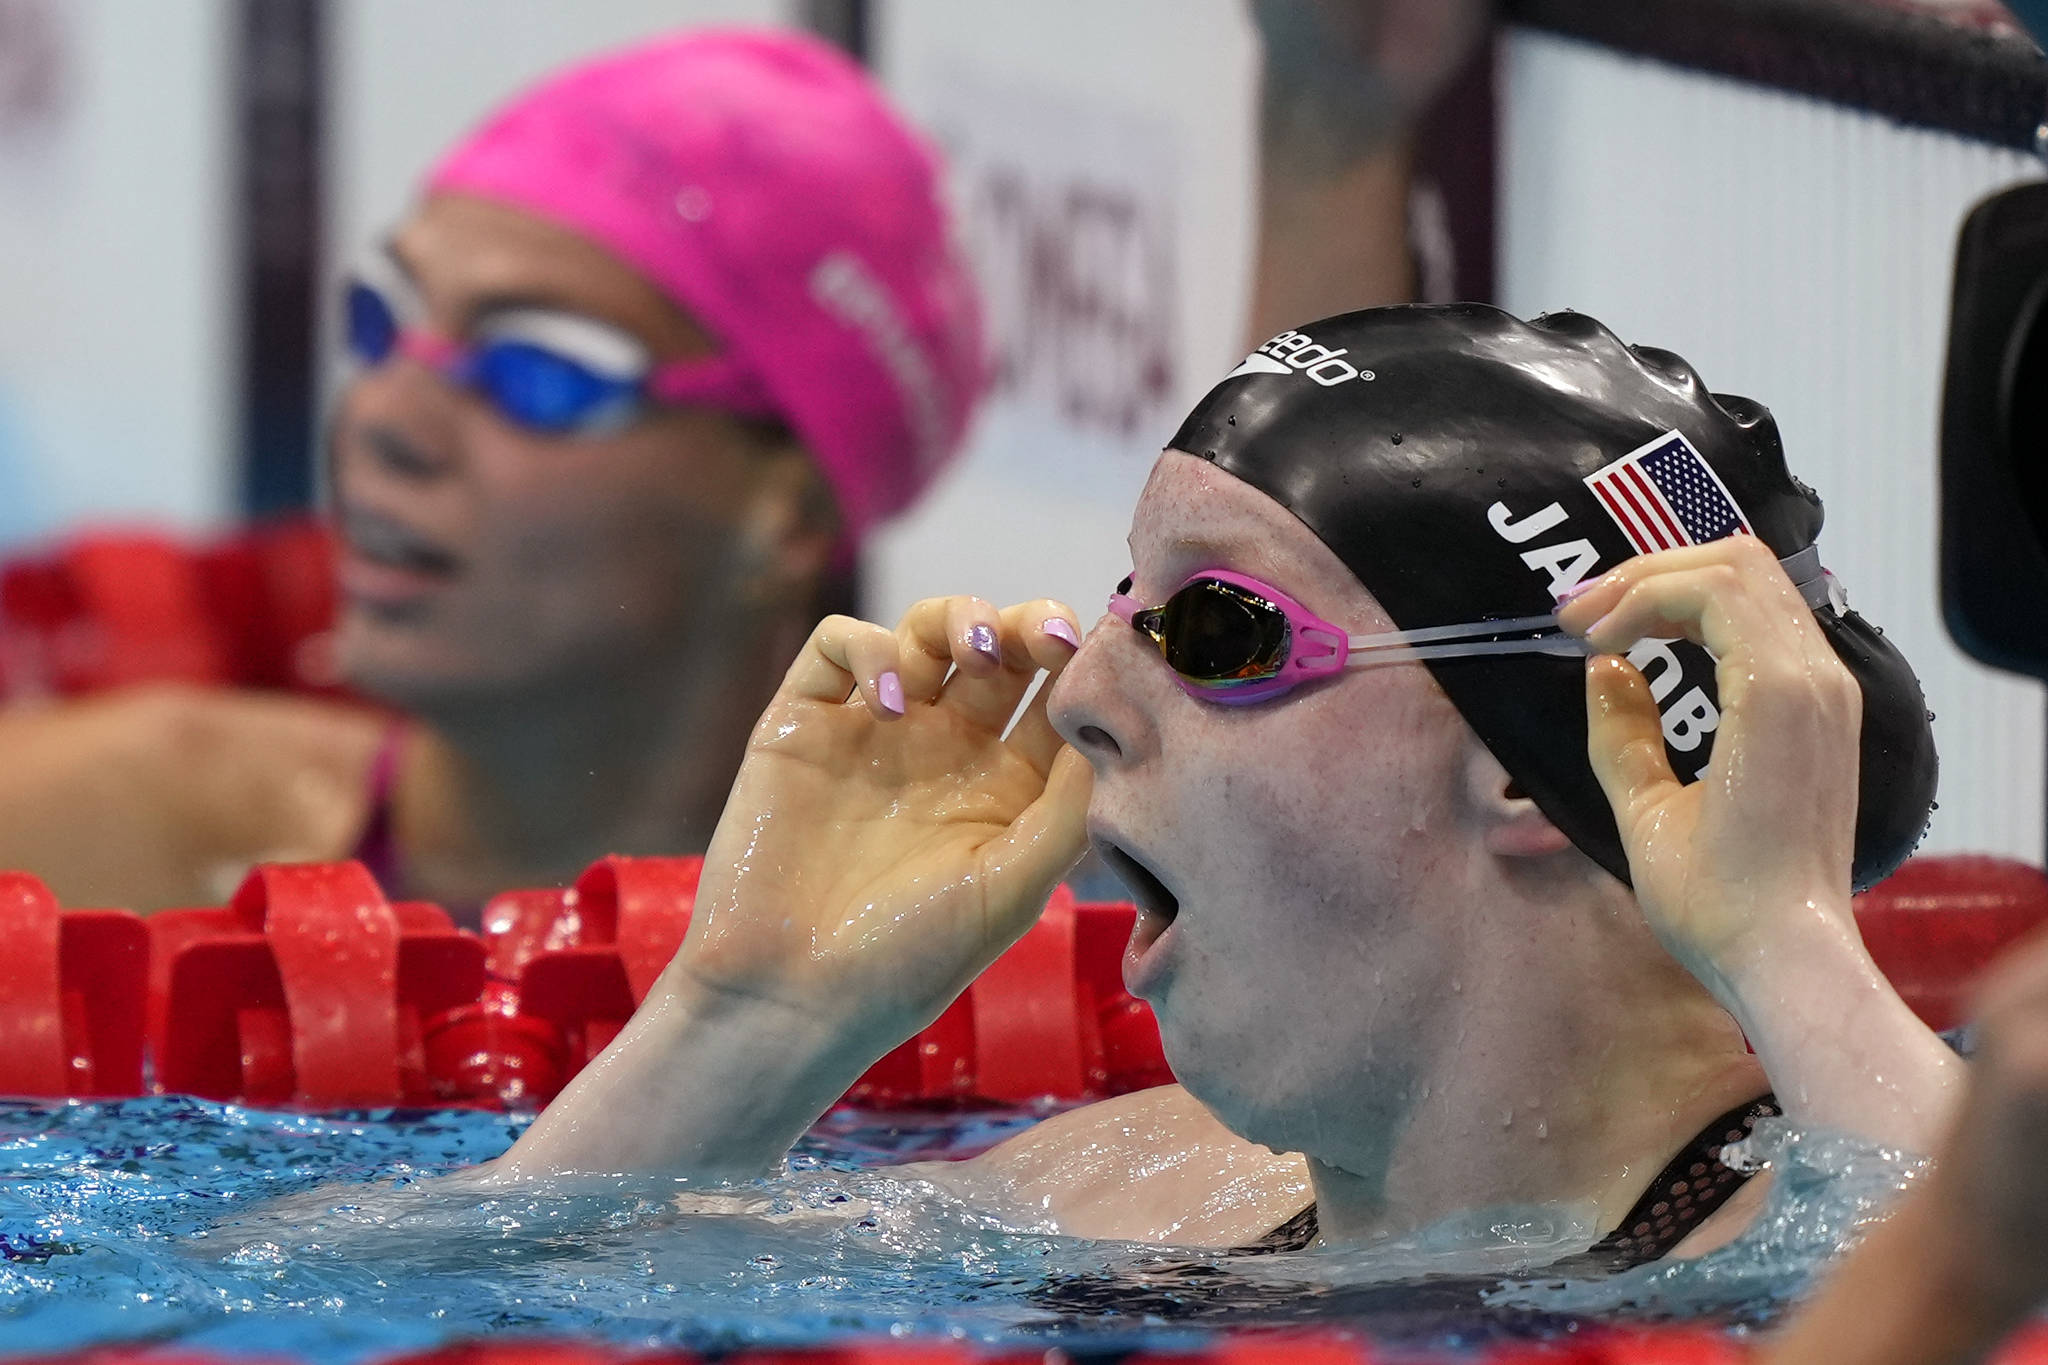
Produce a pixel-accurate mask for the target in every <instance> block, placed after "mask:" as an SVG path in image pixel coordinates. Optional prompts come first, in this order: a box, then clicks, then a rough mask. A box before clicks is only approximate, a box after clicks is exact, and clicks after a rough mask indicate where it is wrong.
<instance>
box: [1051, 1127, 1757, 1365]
mask: <svg viewBox="0 0 2048 1365" xmlns="http://www.w3.org/2000/svg"><path fill="white" fill-rule="evenodd" d="M1781 1112H1782V1111H1781V1110H1780V1109H1779V1107H1778V1103H1777V1100H1776V1099H1775V1098H1774V1097H1772V1096H1770V1095H1765V1096H1763V1097H1762V1098H1760V1099H1757V1100H1754V1101H1752V1102H1750V1103H1749V1104H1745V1105H1743V1106H1742V1107H1740V1108H1738V1109H1732V1110H1730V1111H1729V1112H1728V1113H1726V1114H1723V1115H1722V1116H1721V1117H1720V1118H1718V1119H1716V1120H1714V1122H1712V1123H1711V1124H1709V1125H1707V1127H1706V1129H1705V1130H1704V1131H1702V1132H1701V1133H1700V1135H1699V1136H1698V1137H1696V1138H1694V1139H1693V1140H1692V1141H1691V1142H1689V1143H1687V1144H1686V1146H1685V1147H1684V1148H1683V1149H1682V1150H1681V1151H1680V1152H1679V1153H1678V1155H1676V1156H1675V1157H1673V1158H1672V1159H1671V1161H1670V1162H1669V1163H1668V1164H1667V1165H1666V1166H1665V1167H1664V1169H1663V1170H1662V1171H1660V1172H1659V1173H1658V1175H1657V1178H1656V1179H1655V1180H1652V1181H1651V1182H1650V1184H1649V1187H1648V1188H1647V1189H1646V1190H1645V1191H1644V1192H1643V1195H1642V1197H1641V1198H1640V1199H1638V1200H1637V1201H1636V1203H1635V1206H1634V1207H1633V1208H1631V1209H1630V1210H1629V1212H1628V1216H1627V1217H1626V1218H1624V1219H1623V1220H1622V1221H1621V1225H1620V1226H1619V1227H1617V1228H1615V1230H1614V1231H1613V1232H1611V1233H1609V1234H1608V1235H1607V1236H1605V1237H1603V1238H1601V1239H1600V1240H1599V1241H1598V1242H1596V1243H1594V1244H1593V1245H1592V1246H1591V1247H1588V1248H1587V1249H1586V1250H1584V1251H1581V1252H1578V1253H1576V1254H1574V1255H1571V1256H1567V1257H1564V1258H1563V1259H1562V1260H1559V1261H1554V1262H1552V1263H1551V1264H1549V1265H1547V1266H1543V1267H1541V1268H1540V1269H1541V1273H1542V1274H1543V1275H1545V1276H1546V1277H1548V1276H1553V1275H1560V1276H1562V1275H1571V1276H1578V1275H1606V1274H1613V1273H1615V1272H1617V1271H1622V1270H1627V1269H1630V1268H1632V1267H1634V1266H1639V1265H1645V1264H1647V1263H1649V1262H1651V1261H1655V1260H1657V1259H1659V1258H1660V1257H1662V1256H1665V1255H1667V1254H1669V1253H1670V1251H1671V1250H1672V1248H1674V1247H1676V1246H1677V1245H1678V1244H1679V1243H1680V1242H1682V1241H1684V1240H1685V1238H1686V1237H1687V1235H1689V1234H1690V1233H1691V1232H1692V1231H1693V1229H1695V1228H1697V1227H1698V1226H1699V1225H1700V1224H1701V1223H1702V1222H1704V1221H1706V1219H1707V1217H1708V1215H1710V1214H1712V1213H1713V1212H1714V1211H1715V1210H1716V1209H1718V1208H1720V1207H1721V1206H1722V1205H1723V1204H1725V1203H1727V1202H1728V1199H1729V1197H1730V1196H1732V1195H1733V1194H1734V1193H1735V1191H1737V1190H1738V1189H1740V1188H1742V1185H1743V1184H1744V1182H1746V1181H1747V1180H1748V1179H1749V1178H1750V1176H1751V1175H1752V1174H1753V1172H1750V1171H1739V1170H1736V1169H1734V1168H1733V1167H1731V1166H1729V1165H1728V1164H1727V1163H1726V1162H1724V1161H1722V1160H1721V1151H1722V1149H1723V1148H1724V1147H1726V1146H1728V1145H1729V1144H1730V1143H1735V1142H1740V1141H1741V1140H1742V1139H1744V1138H1746V1137H1748V1136H1749V1134H1750V1131H1751V1130H1752V1129H1753V1128H1754V1127H1755V1126H1756V1124H1757V1122H1758V1121H1759V1120H1761V1119H1764V1118H1768V1117H1772V1116H1774V1115H1777V1114H1779V1113H1781ZM1318 1221H1319V1220H1318V1218H1317V1214H1316V1206H1315V1205H1313V1204H1311V1205H1309V1206H1308V1207H1307V1208H1305V1209H1303V1210H1302V1211H1301V1212H1300V1213H1297V1214H1295V1215H1294V1216H1293V1217H1292V1218H1290V1219H1288V1220H1287V1221H1286V1222H1284V1223H1282V1224H1281V1225H1280V1226H1279V1227H1277V1228H1275V1229H1273V1231H1271V1232H1269V1233H1267V1234H1266V1235H1265V1236H1264V1237H1262V1238H1260V1239H1259V1240H1258V1241H1256V1242H1254V1243H1252V1244H1251V1245H1249V1246H1242V1247H1234V1248H1231V1249H1230V1250H1227V1251H1224V1252H1221V1253H1218V1256H1220V1258H1221V1259H1222V1262H1223V1263H1222V1264H1218V1263H1217V1261H1216V1260H1213V1259H1212V1260H1191V1259H1187V1258H1186V1257H1185V1256H1184V1255H1182V1254H1173V1255H1160V1256H1158V1257H1147V1258H1143V1259H1139V1260H1137V1261H1135V1263H1131V1264H1126V1265H1119V1266H1117V1267H1116V1268H1114V1269H1112V1270H1110V1271H1107V1272H1105V1273H1102V1274H1089V1275H1079V1276H1062V1277H1060V1278H1058V1279H1054V1280H1048V1281H1047V1282H1045V1283H1042V1284H1040V1285H1038V1286H1036V1287H1034V1288H1033V1289H1032V1290H1031V1291H1029V1297H1030V1298H1031V1300H1032V1301H1033V1302H1034V1303H1037V1304H1038V1305H1039V1306H1041V1307H1044V1308H1049V1309H1052V1310H1054V1311H1055V1312H1057V1313H1058V1314H1059V1315H1060V1320H1059V1321H1058V1322H1057V1323H1052V1324H1046V1327H1045V1330H1049V1331H1052V1332H1062V1331H1067V1330H1073V1329H1076V1328H1086V1329H1088V1330H1094V1331H1100V1330H1102V1329H1104V1328H1108V1329H1112V1330H1114V1329H1117V1328H1120V1327H1129V1326H1135V1325H1137V1324H1139V1323H1144V1322H1159V1321H1168V1322H1197V1321H1228V1322H1231V1323H1235V1324H1253V1323H1258V1324H1264V1325H1285V1324H1294V1325H1316V1326H1328V1325H1330V1324H1332V1323H1333V1322H1342V1321H1344V1320H1347V1319H1362V1320H1367V1321H1369V1322H1370V1323H1371V1327H1372V1331H1373V1334H1374V1337H1375V1339H1379V1340H1387V1341H1399V1340H1402V1339H1404V1338H1407V1339H1412V1340H1417V1341H1421V1340H1428V1339H1431V1338H1432V1336H1433V1334H1435V1333H1438V1332H1440V1331H1443V1330H1453V1331H1454V1332H1456V1333H1457V1334H1458V1335H1459V1339H1460V1340H1464V1341H1466V1342H1468V1343H1470V1342H1476V1341H1480V1340H1483V1339H1486V1338H1488V1337H1490V1336H1494V1335H1501V1336H1514V1335H1521V1334H1524V1333H1528V1332H1532V1331H1539V1332H1540V1331H1545V1330H1553V1329H1555V1328H1556V1327H1557V1326H1558V1325H1559V1322H1560V1321H1561V1320H1558V1321H1553V1320H1552V1318H1551V1316H1550V1315H1546V1314H1541V1313H1536V1312H1533V1311H1529V1310H1502V1309H1498V1308H1489V1307H1488V1306H1487V1305H1486V1302H1485V1295H1486V1294H1487V1293H1488V1292H1489V1291H1491V1290H1494V1289H1496V1288H1498V1287H1499V1286H1500V1284H1501V1280H1502V1277H1501V1276H1498V1275H1426V1276H1423V1277H1421V1278H1420V1279H1410V1280H1399V1281H1383V1282H1372V1283H1365V1284H1355V1285H1329V1284H1318V1285H1312V1284H1306V1283H1304V1284H1297V1285H1289V1284H1280V1283H1270V1282H1267V1281H1265V1280H1263V1279H1261V1280H1252V1279H1248V1278H1246V1277H1245V1276H1243V1275H1239V1274H1235V1273H1233V1272H1232V1271H1231V1270H1230V1269H1229V1266H1228V1261H1229V1259H1230V1258H1233V1257H1242V1256H1270V1255H1274V1254H1277V1253H1281V1252H1297V1251H1303V1250H1306V1249H1307V1248H1308V1247H1309V1246H1310V1245H1312V1244H1313V1243H1314V1241H1315V1239H1316V1235H1317V1231H1318ZM1482 1312H1483V1313H1484V1317H1483V1318H1479V1319H1475V1314H1477V1313H1482Z"/></svg>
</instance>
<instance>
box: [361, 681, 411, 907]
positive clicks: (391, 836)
mask: <svg viewBox="0 0 2048 1365" xmlns="http://www.w3.org/2000/svg"><path fill="white" fill-rule="evenodd" d="M406 728H407V727H406V724H405V722H404V721H401V720H394V721H392V722H391V723H390V724H389V725H386V726H385V727H384V735H383V738H381V739H379V740H378V741H377V756H376V757H375V758H373V759H371V760H370V773H369V779H368V781H367V782H366V783H365V800H364V805H365V807H366V808H367V812H368V813H367V814H366V815H365V816H364V817H363V832H362V833H361V834H360V835H358V836H357V838H356V846H355V850H354V851H353V852H352V853H350V854H349V856H350V857H351V858H353V859H354V860H355V861H357V862H359V863H361V864H362V865H363V867H364V869H365V870H366V871H367V872H369V874H370V876H371V877H372V878H374V879H375V880H376V883H377V885H378V886H380V887H382V888H383V890H384V894H385V895H387V896H394V897H395V896H397V895H399V893H400V892H401V891H402V890H403V887H402V886H401V885H400V883H401V882H403V880H404V872H405V868H404V862H403V859H402V858H401V857H400V856H399V852H398V821H397V816H396V813H395V811H394V805H395V803H396V799H397V793H398V763H399V759H400V757H401V756H402V754H403V752H404V749H405V737H406Z"/></svg>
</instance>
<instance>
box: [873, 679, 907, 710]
mask: <svg viewBox="0 0 2048 1365" xmlns="http://www.w3.org/2000/svg"><path fill="white" fill-rule="evenodd" d="M875 695H876V696H877V697H879V698H881V702H882V709H883V710H885V711H889V712H892V713H894V714H896V715H899V716H900V715H902V714H903V679H901V678H899V677H897V676H896V670H894V669H890V670H889V671H888V672H887V673H884V674H883V675H882V676H881V677H879V678H877V679H875Z"/></svg>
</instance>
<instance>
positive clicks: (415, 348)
mask: <svg viewBox="0 0 2048 1365" xmlns="http://www.w3.org/2000/svg"><path fill="white" fill-rule="evenodd" d="M344 311H345V314H346V320H347V328H348V340H349V347H350V350H351V352H352V354H353V358H354V360H355V362H356V369H355V373H354V374H353V376H352V377H351V379H350V381H349V383H348V385H347V388H346V390H345V391H344V392H343V394H342V395H341V398H340V402H339V406H338V410H337V411H336V413H335V415H334V419H333V426H332V433H331V440H330V446H329V452H328V468H329V481H330V490H331V495H332V507H331V512H332V517H333V521H334V525H335V528H336V530H337V532H338V538H339V542H340V563H339V568H338V574H339V586H340V590H341V591H340V597H341V609H340V619H339V622H338V627H337V631H336V647H337V652H338V663H339V667H340V671H341V673H342V675H343V677H344V678H345V679H346V681H347V682H349V683H350V684H351V685H352V686H353V687H354V688H355V689H356V690H358V691H359V692H361V693H362V694H363V695H364V696H366V697H368V698H371V699H373V700H374V701H377V702H381V703H384V704H387V705H389V706H390V707H392V708H394V709H395V710H396V711H397V712H400V713H403V715H404V716H405V717H406V718H407V719H405V720H403V721H398V720H393V719H390V718H388V717H385V716H382V715H378V714H376V713H373V712H371V711H369V710H366V709H350V708H345V707H341V706H337V705H330V704H324V703H319V702H313V701H307V700H301V699H288V698H275V697H261V696H254V695H247V694H234V693H227V692H216V693H206V692H199V691H192V690H165V689H152V690H149V691H143V692H136V693H131V694H125V695H110V696H107V697H104V698H97V699H92V700H88V701H85V702H81V703H78V704H75V705H69V706H63V707H57V708H52V709H48V710H43V711H38V712H36V713H34V714H32V715H29V714H16V715H10V716H7V717H4V718H0V748H4V750H5V752H6V753H7V755H8V762H9V768H10V774H9V782H8V784H7V790H6V792H5V793H4V794H0V866H7V867H21V868H28V869H31V870H34V871H37V872H40V873H42V874H43V875H44V876H45V877H46V878H48V879H49V880H50V882H51V883H52V884H53V886H54V887H55V888H56V889H57V891H58V893H59V894H60V895H61V896H62V897H63V898H64V899H66V900H67V901H69V902H71V903H73V904H96V903H113V904H124V905H130V906H134V907H136V908H138V909H150V908H155V907H161V906H165V905H177V904H202V903H210V902H216V901H218V900H220V899H221V898H222V896H223V895H224V894H225V892H226V891H227V890H229V889H231V887H232V884H233V882H234V881H235V879H236V878H238V877H239V876H240V874H241V873H242V871H243V870H245V869H246V868H247V867H248V866H249V865H250V864H252V863H254V862H256V861H259V860H264V859H291V860H300V859H333V858H342V857H349V856H356V857H360V858H362V859H363V860H364V861H365V862H366V864H368V865H369V866H370V868H371V870H372V871H373V872H374V873H375V874H376V875H377V876H378V877H379V878H380V880H382V882H383V884H384V886H385V887H386V889H387V890H388V891H389V892H390V893H391V894H392V895H393V896H394V897H401V896H404V897H418V898H425V899H432V900H437V901H440V902H442V903H444V904H446V905H448V906H450V907H451V908H458V907H464V906H469V907H474V906H477V905H479V904H480V903H481V902H482V901H483V900H484V899H485V898H486V897H488V896H489V895H490V894H492V893H494V892H496V891H498V890H502V889H503V888H505V887H508V886H525V885H542V884H551V883H561V882H564V881H566V880H568V879H571V878H573V877H574V876H575V874H576V873H577V872H579V871H580V870H581V869H582V868H583V867H584V866H585V865H586V864H587V863H589V862H590V861H591V860H592V859H594V858H597V857H600V856H602V855H604V854H606V853H612V852H621V853H636V852H637V853H670V854H673V853H679V852H685V851H690V850H694V849H699V848H702V847H703V845H704V842H705V841H706V839H708V838H709V836H710V833H711V829H712V826H713V824H714V823H715V821H716V819H717V817H718V812H719V808H720V806H721V804H722V803H723V801H724V799H725V794H726V791H727V788H728V787H729V786H730V785H731V781H732V776H733V772H734V770H735V769H736V768H737V767H738V765H739V762H740V757H741V752H742V749H743V747H744V745H745V742H746V737H747V733H748V730H749V729H750V727H751V726H752V724H753V722H754V719H755V717H757V716H758V715H759V714H760V712H761V708H762V707H763V706H764V705H766V704H767V702H768V700H769V698H770V696H771V695H772V694H773V691H774V686H775V679H776V678H777V677H778V676H779V674H780V672H781V670H782V669H783V668H784V667H785V666H786V665H787V664H788V662H789V660H790V659H791V658H792V657H794V655H795V654H796V652H797V649H798V647H799V646H800V645H801V644H802V642H803V640H804V637H805V635H806V634H807V633H808V632H809V631H810V629H811V628H812V626H813V625H814V624H815V623H816V622H817V621H818V619H819V617H820V616H821V615H823V614H825V613H826V612H827V611H829V610H833V609H838V608H841V607H845V606H847V605H848V603H847V601H846V599H847V598H848V596H849V593H850V579H851V573H850V566H851V564H852V563H853V556H854V553H855V551H856V550H857V549H858V547H859V545H860V543H861V540H862V538H863V537H864V536H865V535H866V534H867V533H868V532H869V531H870V530H871V529H872V528H873V527H874V526H875V525H876V524H877V523H878V522H881V521H882V520H884V519H886V518H888V517H889V516H891V515H892V514H894V513H896V512H898V511H901V510H902V509H903V508H904V507H906V506H907V505H909V504H910V503H911V502H912V501H913V500H914V499H915V498H916V497H917V496H918V494H919V493H920V492H921V491H922V490H923V489H924V488H925V487H926V485H927V484H928V483H929V482H930V481H931V480H932V479H933V478H934V477H935V476H936V475H937V474H938V472H939V471H940V470H941V469H942V468H944V467H945V465H946V463H947V462H948V460H949V459H950V458H951V457H952V456H953V454H954V453H955V451H956V450H957V449H958V447H959V444H960V441H961V438H962V434H963V432H964V430H965V428H966V425H967V422H968V419H969V416H970V413H971V410H972V408H973V406H974V403H975V400H976V398H977V396H978V393H979V389H980V385H981V379H982V342H981V323H980V315H979V305H978V300H977V297H976V293H975V289H974V285H973V282H972V280H971V277H970V275H969V272H968V270H967V268H966V265H965V263H964V261H963V259H962V258H961V257H960V256H959V255H957V254H956V252H955V249H954V246H953V243H952V240H951V234H950V231H949V224H948V220H947V215H946V213H945V211H944V208H943V207H942V204H941V201H940V185H939V167H938V164H937V161H936V158H935V155H934V153H933V151H932V150H931V149H930V148H929V147H928V146H927V145H926V144H925V142H924V141H923V140H922V138H921V137H919V136H918V135H917V134H915V133H914V132H913V131H912V130H911V129H910V128H909V127H908V126H906V124H905V123H904V122H903V121H902V119H901V118H900V117H899V116H898V115H897V114H896V113H894V112H893V111H892V110H891V109H890V108H889V107H888V105H887V104H886V102H885V101H884V100H883V98H882V96H881V94H880V92H879V91H878V90H877V89H876V87H875V86H874V85H873V84H872V83H871V82H870V81H869V80H868V79H867V77H866V76H865V75H863V74H862V73H861V71H860V70H859V69H858V68H857V67H856V66H854V65H853V64H852V63H851V62H850V61H849V60H848V59H846V58H845V57H844V56H842V55H841V54H840V53H839V52H837V51H836V50H834V49H832V48H830V47H828V46H826V45H825V44H823V43H822V42H820V41H817V40H815V39H812V38H809V37H806V36H803V35H800V34H796V33H791V32H784V31H770V30H759V31H754V30H744V31H743V30H724V31H705V32H698V33H693V34H689V35H685V36H680V37H669V38H663V39H660V40H657V41H653V42H649V43H646V44H644V45H641V46H638V47H635V48H632V49H630V50H626V51H623V52H620V53H618V54H615V55H611V56H607V57H603V58H600V59H597V60H595V61H592V62H589V63H587V64H584V65H581V66H578V67H576V68H574V69H571V70H569V71H566V72H564V73H561V74H558V75H556V76H553V77H551V78H549V79H547V80H546V81H544V82H542V83H541V84H540V85H538V86H536V87H535V88H533V89H531V90H528V91H527V92H525V93H524V94H521V95H520V96H518V97H516V98H515V99H513V100H512V101H511V102H510V103H509V104H508V105H507V106H506V107H504V108H503V109H501V110H500V111H498V112H497V113H496V114H495V115H494V116H492V117H491V118H490V119H489V120H488V121H487V122H485V123H484V124H483V125H482V127H480V128H479V129H478V130H477V131H476V132H474V133H473V134H471V135H470V136H469V137H468V138H466V139H465V140H464V141H463V142H461V143H460V144H459V145H457V146H456V147H454V148H453V149H452V150H450V151H449V152H448V153H447V154H446V155H445V156H444V157H443V158H442V160H441V161H440V163H439V164H438V165H436V166H435V167H434V168H433V169H432V170H431V171H430V172H429V173H428V175H427V176H426V178H425V180H424V182H423V185H422V193H421V196H420V199H419V201H418V203H417V205H416V207H415V208H414V209H413V211H412V212H411V213H410V215H409V216H408V217H407V218H406V219H405V220H404V221H403V222H402V223H400V224H399V225H398V226H397V227H396V229H395V230H394V231H393V232H392V233H391V235H390V236H389V237H388V238H387V239H386V240H384V241H382V242H379V243H377V244H375V245H374V246H372V248H371V249H370V250H369V251H367V252H366V253H364V255H363V257H362V258H361V260H360V262H359V264H358V266H357V268H356V270H355V272H354V274H353V277H352V278H351V280H350V282H349V283H348V285H347V297H346V307H345V310H344ZM976 639H977V640H979V637H976ZM970 643H972V642H970Z"/></svg>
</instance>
